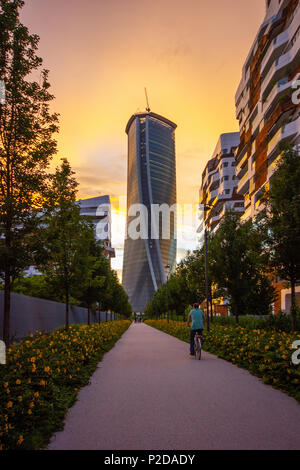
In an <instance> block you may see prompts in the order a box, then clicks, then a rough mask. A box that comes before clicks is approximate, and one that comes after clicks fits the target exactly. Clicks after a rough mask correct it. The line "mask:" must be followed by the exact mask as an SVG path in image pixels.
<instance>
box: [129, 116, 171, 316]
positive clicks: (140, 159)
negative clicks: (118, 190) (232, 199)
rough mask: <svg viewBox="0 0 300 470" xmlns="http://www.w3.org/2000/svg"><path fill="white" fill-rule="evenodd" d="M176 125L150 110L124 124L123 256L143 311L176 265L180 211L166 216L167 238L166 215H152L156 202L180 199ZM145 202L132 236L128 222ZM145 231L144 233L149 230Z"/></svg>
mask: <svg viewBox="0 0 300 470" xmlns="http://www.w3.org/2000/svg"><path fill="white" fill-rule="evenodd" d="M176 127H177V126H176V124H174V123H173V122H171V121H169V120H168V119H166V118H164V117H162V116H159V115H158V114H155V113H152V112H150V111H147V112H146V113H138V114H134V115H133V116H132V117H131V118H130V120H129V122H128V124H127V127H126V133H127V135H128V181H127V228H126V239H125V248H124V261H123V276H122V278H123V285H124V288H125V290H126V292H127V294H128V296H129V300H130V303H131V305H132V308H133V310H134V311H136V312H143V311H144V309H145V307H146V305H147V303H148V302H149V301H150V300H151V299H152V297H153V294H154V292H155V291H156V290H157V289H158V288H159V287H160V286H161V285H162V284H163V283H165V282H166V280H167V275H168V273H169V272H170V271H172V270H173V269H174V268H175V266H176V249H177V242H176V213H173V212H171V213H170V217H169V218H168V223H169V231H170V235H169V237H167V238H165V237H163V236H162V230H161V228H162V224H161V221H162V219H161V218H160V219H159V221H158V224H157V225H158V226H157V227H155V228H156V233H157V235H158V236H155V237H153V226H154V225H155V224H156V218H155V217H153V216H152V211H151V208H152V207H153V206H154V205H159V206H161V205H162V204H165V205H166V207H169V208H171V207H172V206H173V205H174V204H176V162H175V129H176ZM137 204H139V205H143V207H144V208H145V210H146V212H145V213H144V218H143V223H142V225H143V228H142V229H141V232H142V233H141V235H140V236H138V237H133V236H132V234H131V233H130V226H131V224H132V223H134V221H135V219H136V215H138V214H135V208H136V207H137V206H136V205H137ZM145 232H146V233H145Z"/></svg>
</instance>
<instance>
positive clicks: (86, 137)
mask: <svg viewBox="0 0 300 470" xmlns="http://www.w3.org/2000/svg"><path fill="white" fill-rule="evenodd" d="M25 3H26V5H25V7H24V9H23V13H22V21H23V22H24V23H25V24H26V25H27V26H28V27H29V29H30V31H31V32H34V33H37V34H38V35H39V36H40V38H41V41H40V50H39V53H40V55H41V57H43V59H44V66H45V67H46V68H48V69H49V70H50V81H51V84H52V91H53V93H54V94H55V96H56V100H55V103H54V109H55V110H56V111H57V112H59V113H60V115H61V118H60V123H61V126H60V134H59V136H58V143H59V155H58V156H57V158H56V159H55V162H54V163H57V161H58V159H59V158H60V157H63V156H64V157H67V158H68V159H69V161H70V162H71V164H72V166H73V168H74V169H75V170H76V173H77V178H78V181H79V182H80V197H82V198H83V197H92V196H98V195H101V194H109V195H110V196H112V197H114V198H117V197H119V196H125V195H126V178H127V175H126V165H127V155H126V154H127V136H126V134H125V126H126V123H127V121H128V119H129V118H130V116H131V114H133V113H135V112H136V111H138V110H140V111H142V110H144V109H145V106H146V104H145V96H144V87H145V86H146V87H147V89H148V94H149V99H150V106H151V110H152V111H154V112H156V113H158V114H162V115H163V116H165V117H167V118H169V119H171V120H172V121H174V122H176V123H177V124H178V129H177V131H176V148H177V190H178V202H179V203H197V201H198V191H199V186H200V184H201V173H202V171H203V168H204V166H205V163H206V161H207V160H208V158H209V157H210V156H211V154H212V152H213V150H214V147H215V145H216V142H217V139H218V137H219V134H221V133H223V132H233V131H237V130H238V123H237V121H236V119H235V106H234V95H235V92H236V88H237V86H238V84H239V81H240V77H241V69H242V66H243V63H244V61H245V58H246V56H247V54H248V52H249V49H250V47H251V44H252V42H253V40H254V37H255V35H256V33H257V30H258V27H259V25H260V24H261V22H262V20H263V16H264V12H265V1H264V0H251V2H250V1H249V0H210V1H208V0H151V1H149V0H147V1H146V0H85V1H84V0H27V1H25ZM123 200H124V198H123ZM114 217H115V218H114V220H115V221H116V220H117V219H118V216H117V215H116V214H115V215H114ZM123 221H124V214H123V216H122V215H121V216H120V217H119V219H118V220H117V223H118V222H120V223H121V225H122V223H123ZM113 231H114V226H113ZM116 232H118V233H116ZM122 236H123V235H122V233H120V230H115V235H114V243H115V246H116V247H117V248H118V257H117V259H116V260H115V261H114V265H113V266H114V267H115V268H116V269H120V267H121V261H122V241H123V240H122ZM180 248H181V249H183V248H185V247H184V246H183V245H182V246H180Z"/></svg>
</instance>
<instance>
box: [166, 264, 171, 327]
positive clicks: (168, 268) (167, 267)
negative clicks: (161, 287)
mask: <svg viewBox="0 0 300 470" xmlns="http://www.w3.org/2000/svg"><path fill="white" fill-rule="evenodd" d="M165 268H166V269H167V270H168V271H167V319H168V323H169V320H170V319H169V290H168V289H169V286H168V284H169V274H170V269H171V266H170V265H169V264H167V266H165Z"/></svg>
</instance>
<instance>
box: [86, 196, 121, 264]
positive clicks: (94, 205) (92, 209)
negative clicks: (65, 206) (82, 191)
mask: <svg viewBox="0 0 300 470" xmlns="http://www.w3.org/2000/svg"><path fill="white" fill-rule="evenodd" d="M78 202H79V207H80V214H81V215H82V216H84V217H87V218H88V219H89V220H90V221H92V222H93V224H94V226H95V237H96V240H101V243H102V246H103V254H104V256H105V257H106V259H107V260H109V261H110V259H111V258H114V257H115V250H114V248H112V246H111V203H110V197H109V196H99V197H93V198H90V199H83V200H80V201H78Z"/></svg>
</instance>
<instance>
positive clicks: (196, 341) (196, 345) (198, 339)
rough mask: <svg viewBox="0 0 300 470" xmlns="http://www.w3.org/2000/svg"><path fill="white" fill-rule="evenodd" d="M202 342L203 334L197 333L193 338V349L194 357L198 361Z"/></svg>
mask: <svg viewBox="0 0 300 470" xmlns="http://www.w3.org/2000/svg"><path fill="white" fill-rule="evenodd" d="M202 344H203V336H201V335H199V334H198V333H197V334H196V335H195V339H194V350H195V358H196V359H197V360H198V361H200V360H201V355H202Z"/></svg>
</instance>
